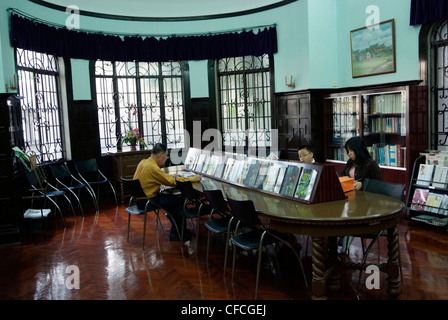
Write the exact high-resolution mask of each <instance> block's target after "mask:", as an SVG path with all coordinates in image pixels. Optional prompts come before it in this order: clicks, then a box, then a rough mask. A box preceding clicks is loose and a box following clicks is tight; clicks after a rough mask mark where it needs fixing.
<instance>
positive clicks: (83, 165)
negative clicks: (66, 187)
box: [73, 158, 99, 174]
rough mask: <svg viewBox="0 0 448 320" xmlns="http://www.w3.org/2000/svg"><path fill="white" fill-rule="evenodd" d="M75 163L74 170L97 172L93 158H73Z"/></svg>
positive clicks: (81, 172)
mask: <svg viewBox="0 0 448 320" xmlns="http://www.w3.org/2000/svg"><path fill="white" fill-rule="evenodd" d="M73 163H74V164H75V168H76V170H77V171H78V172H79V173H80V174H83V173H95V172H98V171H99V169H98V164H97V162H96V159H95V158H92V159H87V160H75V161H73Z"/></svg>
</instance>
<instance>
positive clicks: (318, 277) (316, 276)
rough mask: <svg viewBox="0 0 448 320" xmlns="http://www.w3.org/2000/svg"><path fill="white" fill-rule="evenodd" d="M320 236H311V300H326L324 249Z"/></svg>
mask: <svg viewBox="0 0 448 320" xmlns="http://www.w3.org/2000/svg"><path fill="white" fill-rule="evenodd" d="M323 243H324V240H323V238H322V237H313V249H312V269H313V279H312V281H311V295H312V299H313V300H326V299H327V296H326V292H325V291H326V289H325V286H326V281H325V251H324V246H323Z"/></svg>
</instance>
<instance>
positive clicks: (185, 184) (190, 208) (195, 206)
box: [176, 181, 210, 242]
mask: <svg viewBox="0 0 448 320" xmlns="http://www.w3.org/2000/svg"><path fill="white" fill-rule="evenodd" d="M176 188H177V189H178V190H179V191H180V197H182V198H183V199H184V205H183V210H182V211H181V214H182V234H181V237H180V238H181V239H183V232H184V230H185V228H184V227H185V220H186V219H190V220H191V221H193V219H197V221H196V242H197V241H198V236H199V220H200V218H201V216H203V215H206V214H209V213H210V211H208V210H202V209H203V206H204V205H205V202H204V200H205V198H204V197H201V195H200V193H199V192H198V191H197V190H196V189H194V188H193V184H192V182H191V181H176Z"/></svg>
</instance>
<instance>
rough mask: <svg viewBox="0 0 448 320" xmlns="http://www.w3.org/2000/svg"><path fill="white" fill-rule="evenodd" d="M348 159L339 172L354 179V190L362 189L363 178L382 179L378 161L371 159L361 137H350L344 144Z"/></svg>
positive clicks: (342, 175)
mask: <svg viewBox="0 0 448 320" xmlns="http://www.w3.org/2000/svg"><path fill="white" fill-rule="evenodd" d="M344 148H345V151H347V154H348V157H349V159H348V160H347V164H346V165H345V167H344V169H343V170H342V171H341V173H340V174H339V175H340V176H341V177H344V176H348V177H351V178H354V179H355V190H362V188H363V182H364V179H366V178H369V179H376V180H382V179H383V177H382V174H381V169H380V167H379V165H378V163H377V162H376V161H375V160H373V159H372V157H371V156H370V153H369V151H368V150H367V147H366V144H365V142H364V140H363V139H362V138H361V137H352V138H350V139H348V140H347V142H346V143H345V145H344Z"/></svg>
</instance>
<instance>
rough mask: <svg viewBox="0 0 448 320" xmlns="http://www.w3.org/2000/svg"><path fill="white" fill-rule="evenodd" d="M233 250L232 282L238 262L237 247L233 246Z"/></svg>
mask: <svg viewBox="0 0 448 320" xmlns="http://www.w3.org/2000/svg"><path fill="white" fill-rule="evenodd" d="M232 248H233V259H232V278H231V279H232V282H233V275H234V273H235V260H236V245H234V244H232Z"/></svg>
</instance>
